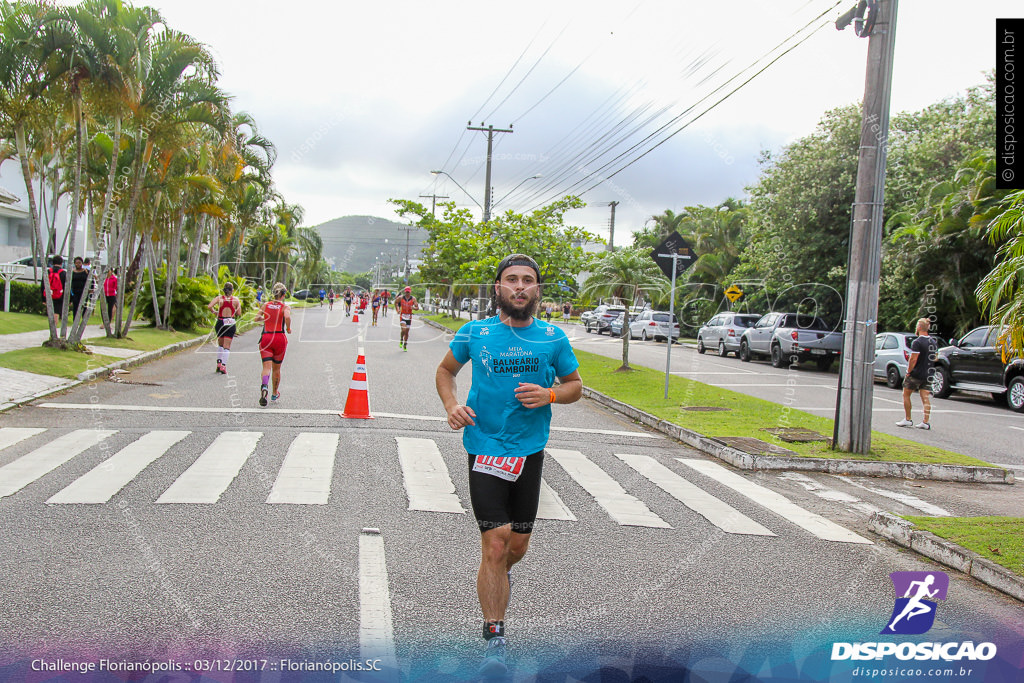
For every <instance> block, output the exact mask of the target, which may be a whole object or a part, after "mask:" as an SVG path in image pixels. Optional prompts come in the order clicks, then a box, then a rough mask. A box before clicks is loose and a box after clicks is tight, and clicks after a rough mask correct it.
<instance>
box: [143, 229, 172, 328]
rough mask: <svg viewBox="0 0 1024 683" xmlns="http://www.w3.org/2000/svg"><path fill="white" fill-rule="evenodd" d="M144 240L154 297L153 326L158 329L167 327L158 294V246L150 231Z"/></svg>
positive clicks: (152, 295) (150, 285) (150, 290)
mask: <svg viewBox="0 0 1024 683" xmlns="http://www.w3.org/2000/svg"><path fill="white" fill-rule="evenodd" d="M142 242H143V244H145V245H146V259H144V260H148V261H149V268H147V270H148V271H149V277H148V278H147V279H148V280H149V294H150V296H151V297H152V298H153V327H156V328H157V329H166V328H165V327H164V325H163V322H162V318H161V317H160V298H159V297H158V296H157V294H156V268H157V260H158V259H157V255H156V248H155V247H154V246H153V238H152V237H150V236H149V233H145V234H144V235H143V236H142Z"/></svg>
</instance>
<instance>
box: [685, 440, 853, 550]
mask: <svg viewBox="0 0 1024 683" xmlns="http://www.w3.org/2000/svg"><path fill="white" fill-rule="evenodd" d="M676 460H678V461H679V462H681V463H683V464H684V465H686V466H687V467H691V468H693V469H695V470H697V471H698V472H700V473H701V474H703V475H704V476H706V477H710V478H711V479H714V480H715V481H717V482H718V483H720V484H722V485H724V486H728V487H729V488H731V489H732V490H733V491H736V492H737V493H741V494H743V495H744V496H746V497H747V498H749V499H751V500H752V501H754V502H755V503H757V504H758V505H761V506H763V507H766V508H768V509H769V510H770V511H772V512H774V513H775V514H777V515H779V516H781V517H783V518H785V519H788V520H789V521H790V522H792V523H793V524H796V525H797V526H798V527H800V528H801V529H805V530H807V531H809V532H811V533H812V534H814V535H815V536H817V537H818V538H820V539H823V540H826V541H839V542H841V543H865V544H871V541H869V540H867V539H866V538H862V537H861V536H858V535H857V534H855V533H853V532H852V531H850V530H849V529H845V528H843V527H841V526H839V525H838V524H835V523H834V522H830V521H829V520H827V519H825V518H824V517H822V516H820V515H816V514H814V513H813V512H810V511H808V510H804V509H803V508H802V507H800V506H799V505H796V504H794V503H792V502H791V501H790V500H789V499H788V498H786V497H785V496H783V495H782V494H780V493H776V492H775V491H772V490H771V489H767V488H765V487H763V486H761V485H759V484H755V483H754V482H752V481H749V480H748V479H745V478H744V477H741V476H740V475H738V474H736V473H735V472H730V471H729V470H727V469H725V468H724V467H722V466H721V465H717V464H715V463H713V462H709V461H707V460H692V459H688V458H676Z"/></svg>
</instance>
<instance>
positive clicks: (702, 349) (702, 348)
mask: <svg viewBox="0 0 1024 683" xmlns="http://www.w3.org/2000/svg"><path fill="white" fill-rule="evenodd" d="M707 350H708V349H707V347H706V346H704V340H703V339H701V338H700V337H697V353H704V352H705V351H707Z"/></svg>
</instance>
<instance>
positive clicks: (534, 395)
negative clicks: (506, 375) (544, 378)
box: [515, 370, 583, 408]
mask: <svg viewBox="0 0 1024 683" xmlns="http://www.w3.org/2000/svg"><path fill="white" fill-rule="evenodd" d="M558 382H559V383H558V384H556V385H555V386H553V387H542V386H540V385H539V384H529V383H527V382H520V383H519V386H518V387H516V389H515V393H516V398H517V399H519V402H520V403H522V404H523V406H524V407H526V408H540V407H541V406H546V405H548V404H549V403H551V393H552V392H554V394H555V401H554V402H555V403H575V402H576V401H578V400H580V397H581V396H582V395H583V380H582V379H581V378H580V373H579V370H573V371H572V373H571V374H568V375H566V376H565V377H559V378H558Z"/></svg>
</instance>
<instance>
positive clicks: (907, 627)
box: [832, 572, 996, 662]
mask: <svg viewBox="0 0 1024 683" xmlns="http://www.w3.org/2000/svg"><path fill="white" fill-rule="evenodd" d="M889 578H891V579H892V585H893V588H894V589H895V590H896V600H895V604H894V605H893V608H892V615H891V616H890V617H889V620H888V621H887V622H886V626H885V628H884V629H882V631H881V634H880V635H905V636H906V635H920V634H922V633H927V632H928V631H929V630H930V629H931V628H932V626H933V625H934V624H935V612H936V609H937V607H938V602H937V601H938V600H945V599H946V593H947V592H948V591H949V576H947V575H946V574H945V573H944V572H893V573H891V574H889ZM893 655H895V657H896V658H897V659H900V660H909V659H914V660H918V661H927V660H932V661H936V660H940V659H941V660H943V661H947V662H951V661H958V660H968V661H977V660H982V661H985V660H989V659H992V658H993V657H995V656H996V646H995V645H994V644H993V643H978V644H977V645H975V644H974V643H973V642H971V641H966V642H963V643H958V642H951V643H928V642H923V643H833V644H832V660H833V661H836V660H843V659H853V660H870V659H883V658H885V657H889V656H893Z"/></svg>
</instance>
